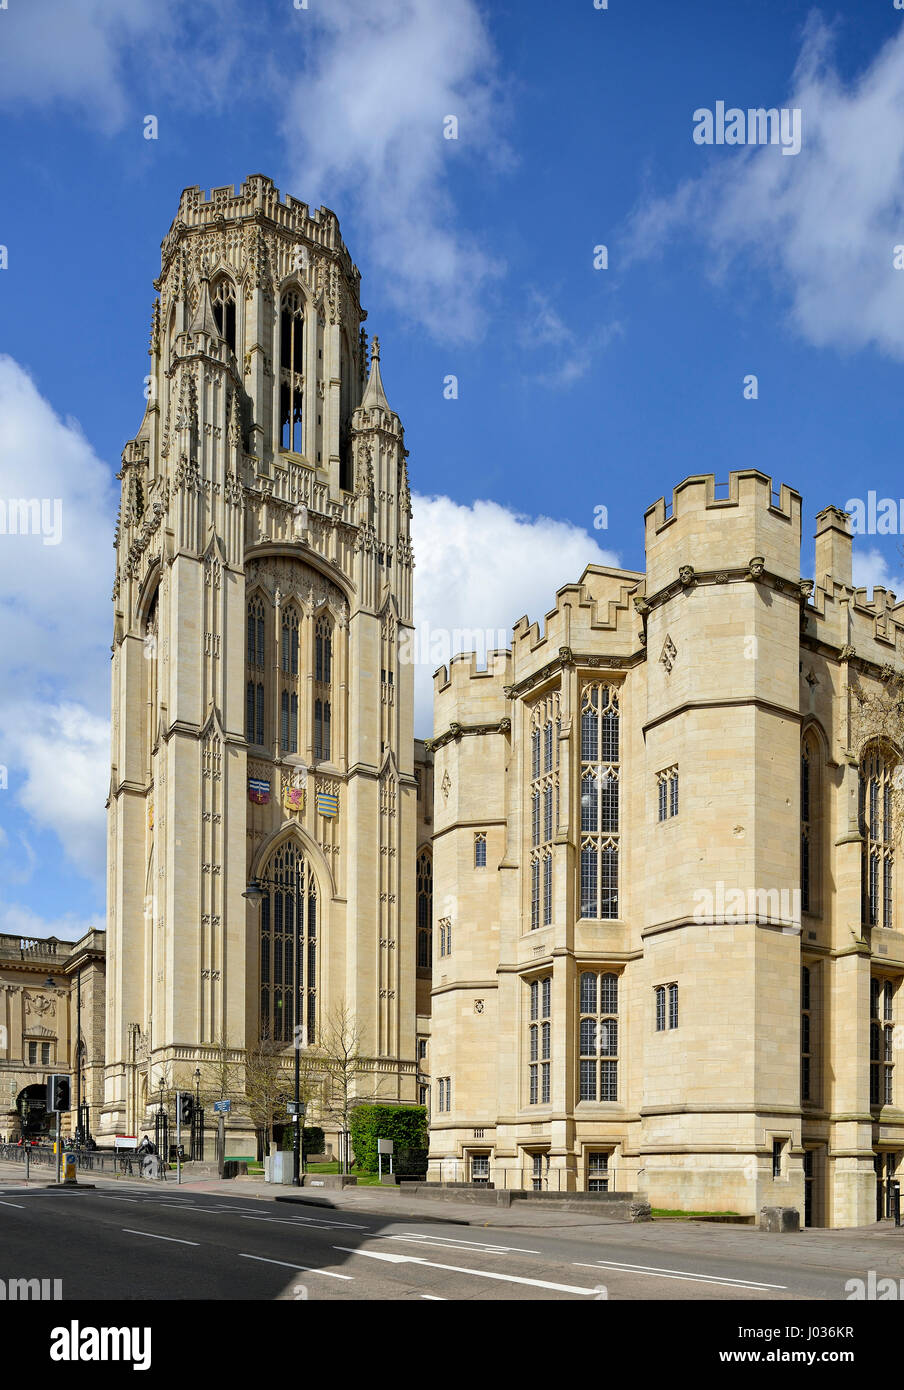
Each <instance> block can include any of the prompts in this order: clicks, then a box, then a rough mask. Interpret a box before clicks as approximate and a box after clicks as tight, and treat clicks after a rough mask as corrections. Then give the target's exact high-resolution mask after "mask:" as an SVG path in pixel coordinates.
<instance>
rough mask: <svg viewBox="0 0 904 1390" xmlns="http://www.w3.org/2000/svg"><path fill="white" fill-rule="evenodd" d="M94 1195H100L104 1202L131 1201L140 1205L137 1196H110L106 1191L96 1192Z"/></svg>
mask: <svg viewBox="0 0 904 1390" xmlns="http://www.w3.org/2000/svg"><path fill="white" fill-rule="evenodd" d="M94 1195H95V1197H99V1198H100V1199H101V1201H102V1202H131V1203H132V1204H133V1205H134V1206H138V1198H137V1197H109V1196H108V1195H107V1193H106V1192H96V1193H95V1194H94Z"/></svg>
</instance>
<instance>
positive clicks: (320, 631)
mask: <svg viewBox="0 0 904 1390" xmlns="http://www.w3.org/2000/svg"><path fill="white" fill-rule="evenodd" d="M332 681H333V629H332V625H331V623H330V620H329V618H327V617H325V616H321V617H319V618H318V619H317V621H316V623H315V624H314V757H315V758H319V759H320V760H321V761H322V762H329V760H330V751H331V731H330V723H331V718H332V698H331V697H332V689H331V687H332Z"/></svg>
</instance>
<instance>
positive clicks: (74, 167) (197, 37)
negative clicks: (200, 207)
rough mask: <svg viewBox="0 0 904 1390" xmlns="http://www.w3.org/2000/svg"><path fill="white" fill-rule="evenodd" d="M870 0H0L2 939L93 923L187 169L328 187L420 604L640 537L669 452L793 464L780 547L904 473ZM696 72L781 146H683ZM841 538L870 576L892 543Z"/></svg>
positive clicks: (891, 234) (893, 484)
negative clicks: (158, 286)
mask: <svg viewBox="0 0 904 1390" xmlns="http://www.w3.org/2000/svg"><path fill="white" fill-rule="evenodd" d="M902 25H904V13H902V12H901V11H898V10H896V9H895V8H894V7H893V4H892V0H886V3H882V4H866V3H863V0H856V2H855V0H844V3H840V4H835V5H833V6H832V7H831V8H828V7H822V8H821V7H819V6H813V5H809V4H801V3H796V0H757V2H756V3H753V0H749V3H748V0H735V3H732V4H731V5H726V4H724V0H723V3H719V0H696V2H694V0H683V3H682V4H680V5H676V4H674V3H665V0H653V2H652V3H644V2H643V0H631V3H627V0H610V4H609V8H608V9H607V10H597V9H596V8H595V7H594V4H593V0H561V3H559V4H558V5H551V4H548V3H540V0H519V3H517V4H501V3H495V4H493V5H492V6H480V5H478V4H476V3H475V0H391V2H390V0H308V7H307V8H306V9H295V8H294V6H293V4H292V3H291V0H278V2H277V0H265V3H260V2H259V0H255V3H252V0H198V3H196V4H193V5H191V6H189V5H186V4H184V3H176V0H28V3H27V4H26V3H25V0H8V8H7V9H5V10H0V124H2V140H0V150H2V154H0V161H2V173H3V181H2V188H3V199H2V211H0V244H2V245H4V246H5V247H6V248H7V256H8V266H7V268H6V269H4V270H0V306H2V309H0V312H2V319H0V322H2V327H3V333H2V337H0V352H2V353H3V354H6V356H5V357H4V358H3V359H2V360H0V497H13V496H21V495H23V490H26V484H25V482H24V481H23V480H24V479H25V478H27V479H28V480H29V483H28V486H27V491H28V493H29V495H32V494H39V495H41V496H48V497H58V496H60V497H62V498H63V499H64V517H65V523H64V533H63V539H62V541H61V543H60V544H59V545H58V546H44V545H43V544H42V542H41V539H40V538H39V537H34V536H31V537H12V536H0V594H2V598H0V641H2V644H3V650H4V653H5V655H6V661H5V662H4V669H3V675H2V677H0V711H2V713H3V721H2V724H0V763H2V764H3V765H4V766H5V767H6V768H7V769H8V771H7V780H8V786H7V788H6V789H5V790H4V791H2V792H0V866H2V872H3V880H2V882H3V890H2V894H0V899H2V902H0V930H8V931H22V932H25V933H28V932H33V933H34V934H40V933H47V932H49V931H52V930H56V931H57V932H58V933H60V934H63V935H69V936H71V935H75V934H77V933H78V932H79V931H80V930H82V929H83V928H84V926H85V925H86V924H87V923H89V922H92V921H93V922H97V923H100V922H101V921H102V917H103V902H104V888H103V852H104V816H103V800H104V797H105V794H106V786H107V770H106V763H107V738H108V735H107V723H106V721H107V716H108V705H109V693H108V682H109V645H110V640H111V617H112V614H111V605H110V601H109V598H110V588H111V585H112V578H113V552H112V528H113V523H114V520H115V508H116V504H117V500H118V496H117V486H116V485H115V481H114V478H113V475H114V474H115V472H116V470H117V468H118V466H119V455H120V451H121V449H122V447H123V444H124V442H125V441H126V440H127V439H128V438H129V437H130V436H131V435H132V434H133V433H134V432H135V430H136V429H137V427H138V424H139V422H140V419H141V415H142V412H143V405H144V402H143V399H142V384H143V377H144V374H145V371H146V363H147V356H146V353H147V339H148V328H149V320H150V309H151V303H152V299H153V288H152V283H151V282H152V280H153V278H154V276H155V275H156V274H157V272H158V270H159V245H160V241H161V239H162V238H163V236H164V235H165V233H166V231H167V229H168V227H169V225H170V222H171V221H172V218H173V216H174V214H175V212H176V208H177V205H178V198H179V193H180V191H181V189H182V188H183V187H185V186H187V185H192V184H200V185H201V186H202V187H204V188H206V189H208V190H209V189H210V188H212V187H215V186H219V185H223V184H237V183H240V182H241V180H242V179H243V178H245V177H247V176H248V175H249V174H251V173H256V172H262V173H265V174H268V175H269V176H270V177H272V178H273V179H274V181H275V182H276V184H277V186H278V187H280V188H281V189H282V190H283V192H284V193H285V192H290V193H292V194H293V195H295V196H297V197H299V198H302V199H305V200H306V201H309V202H310V203H312V204H313V205H315V206H317V205H319V204H320V203H321V202H323V203H326V204H327V205H328V206H330V207H332V208H333V209H334V211H335V212H336V213H337V214H338V216H339V219H340V224H341V227H342V232H343V236H344V238H345V240H346V243H347V244H348V246H349V247H350V249H351V252H352V255H353V257H354V258H355V260H356V261H357V263H358V265H359V267H360V269H361V271H362V276H363V287H362V293H363V300H364V304H365V306H366V307H367V309H368V311H369V318H368V325H367V326H368V328H369V330H370V331H371V332H376V333H377V334H378V335H379V336H380V339H381V343H382V349H383V363H382V365H383V369H384V370H383V376H384V381H385V384H386V389H387V393H388V395H389V398H390V401H391V403H392V405H393V407H394V408H395V409H396V410H397V411H398V412H399V414H400V416H401V417H402V420H403V422H404V424H405V427H406V437H407V443H408V447H409V449H410V451H411V458H410V471H411V479H412V484H413V487H414V488H415V490H416V493H417V494H418V495H419V499H420V500H419V502H418V505H417V512H416V517H415V545H416V554H417V558H418V566H417V570H416V581H417V585H418V595H419V597H418V620H419V621H428V622H430V623H431V624H432V625H433V626H439V627H442V626H446V627H448V628H455V627H469V628H480V629H499V628H502V629H505V628H508V627H510V625H511V623H512V622H513V621H514V620H515V619H517V618H518V617H519V616H520V615H521V613H523V612H524V611H528V612H529V613H530V616H531V617H541V616H542V613H543V612H544V611H545V609H546V608H547V607H548V606H550V604H551V601H552V596H553V594H554V591H555V588H556V587H557V586H559V585H561V584H563V583H566V582H570V581H572V580H574V579H576V578H577V577H578V575H579V574H580V571H581V569H582V568H583V566H584V564H586V563H588V562H591V561H597V562H600V561H603V562H616V559H617V562H618V563H620V564H622V565H624V566H626V567H628V568H642V566H643V548H642V547H643V512H644V510H645V508H646V507H647V506H649V504H650V503H651V502H653V501H654V500H655V499H656V498H657V497H658V496H660V495H661V494H662V493H663V492H666V493H667V492H668V491H669V490H670V489H671V488H672V486H673V485H674V484H675V483H677V482H678V481H680V479H681V478H683V477H684V476H686V475H687V474H689V473H694V472H714V473H715V474H716V476H717V478H718V479H720V480H722V479H724V478H725V477H726V476H727V474H728V471H729V470H730V469H732V468H744V467H750V466H756V467H759V468H762V469H764V470H765V471H766V472H769V473H771V474H772V475H773V477H774V478H775V479H776V481H785V482H788V483H791V484H792V485H793V486H795V487H797V488H798V489H799V490H800V491H801V492H802V493H803V495H804V517H805V527H804V535H805V541H804V553H803V556H802V572H803V573H804V574H807V573H809V572H810V568H811V565H812V546H811V542H810V537H811V535H812V530H813V526H812V522H813V518H814V516H815V513H816V512H817V511H818V510H819V509H820V508H821V507H822V506H824V505H826V504H827V503H829V502H835V503H838V504H840V505H844V503H845V502H846V501H847V500H848V499H849V498H850V497H852V496H863V497H865V496H866V493H867V491H868V490H869V489H874V490H875V491H876V492H877V493H878V495H879V496H880V497H881V496H883V495H891V496H894V497H897V496H898V495H900V494H904V487H902V486H901V485H900V484H901V482H902V481H904V479H902V470H901V467H900V449H901V439H902V435H904V429H902V425H904V419H902V416H904V390H902V385H904V381H902V374H904V272H897V271H896V270H895V269H894V266H893V250H894V246H895V245H896V244H897V243H898V242H901V243H904V207H902V194H904V31H902ZM720 100H721V101H724V102H725V103H726V104H727V105H728V106H738V107H741V108H744V109H746V108H747V107H760V106H764V107H770V106H775V107H794V106H796V107H799V108H800V110H801V113H802V116H801V119H802V137H803V139H802V148H801V152H800V154H798V155H795V156H791V157H786V156H784V155H783V154H782V151H781V149H780V148H778V147H767V148H753V147H728V146H724V147H722V148H717V147H707V146H701V145H698V144H696V143H695V142H694V140H693V138H692V133H693V113H694V111H695V110H697V109H698V108H714V107H715V103H716V102H717V101H720ZM148 115H154V116H156V118H157V123H158V138H157V139H155V140H147V139H145V138H144V129H145V117H146V116H148ZM448 115H455V116H457V118H458V121H459V138H458V139H457V140H445V139H443V121H444V118H445V117H446V116H448ZM600 244H603V245H605V246H606V247H607V248H608V260H609V268H608V269H606V270H599V269H595V268H594V247H596V246H598V245H600ZM751 373H752V374H755V375H756V376H757V379H758V398H757V399H756V400H746V399H745V398H744V394H743V389H742V388H743V380H744V378H745V377H746V376H747V375H748V374H751ZM450 374H454V375H455V376H456V377H457V378H458V382H459V395H458V399H456V400H448V399H445V398H444V393H443V383H444V379H445V378H446V377H447V376H448V375H450ZM600 506H602V507H605V508H606V511H607V514H608V527H607V529H605V530H600V529H595V528H594V525H593V522H594V509H595V508H597V507H600ZM855 555H856V558H857V566H858V570H857V572H858V576H859V578H860V581H861V582H864V583H872V582H886V583H888V584H890V586H891V587H892V588H901V584H902V580H901V575H900V570H901V565H902V556H901V553H900V538H899V537H897V536H865V537H862V538H858V541H857V543H856V546H855ZM450 576H453V577H454V579H455V582H454V583H450ZM429 685H430V681H429V671H428V670H427V669H426V667H425V669H424V670H423V671H419V673H418V731H419V732H420V733H422V734H425V733H428V732H429Z"/></svg>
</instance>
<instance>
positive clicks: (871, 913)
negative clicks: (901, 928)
mask: <svg viewBox="0 0 904 1390" xmlns="http://www.w3.org/2000/svg"><path fill="white" fill-rule="evenodd" d="M893 777H894V761H893V759H892V758H891V756H890V755H889V754H887V753H886V752H885V751H884V750H883V749H881V748H879V747H877V746H873V747H872V748H870V749H869V750H868V751H867V753H866V754H865V756H864V758H863V762H862V763H861V767H860V833H861V835H862V836H863V851H862V855H863V860H862V863H863V872H862V879H861V883H862V902H863V913H862V916H863V925H864V926H870V927H885V928H887V929H889V930H890V929H891V928H892V927H893V926H894V827H893V816H894V809H893V803H894V796H893V790H892V787H893Z"/></svg>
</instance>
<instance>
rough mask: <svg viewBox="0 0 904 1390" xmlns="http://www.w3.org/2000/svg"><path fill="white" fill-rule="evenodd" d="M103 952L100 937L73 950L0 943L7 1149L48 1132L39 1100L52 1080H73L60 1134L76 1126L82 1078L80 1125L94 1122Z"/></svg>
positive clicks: (23, 940) (2, 1116)
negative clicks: (23, 1137) (29, 1136)
mask: <svg viewBox="0 0 904 1390" xmlns="http://www.w3.org/2000/svg"><path fill="white" fill-rule="evenodd" d="M104 944H105V943H104V933H103V932H102V931H95V930H92V931H89V932H86V933H85V935H84V936H83V937H81V939H80V940H79V941H75V942H72V941H60V940H58V939H57V938H56V937H52V936H51V937H46V938H42V937H20V936H0V1135H2V1136H3V1137H4V1138H6V1139H8V1140H11V1141H12V1142H15V1141H16V1140H17V1139H19V1138H20V1137H21V1135H22V1132H23V1128H24V1129H25V1131H26V1132H27V1133H30V1134H33V1135H35V1136H38V1135H42V1134H45V1133H49V1132H50V1129H49V1127H48V1126H50V1128H52V1127H53V1126H52V1124H50V1117H48V1116H45V1112H44V1098H45V1096H46V1088H47V1078H48V1077H49V1076H51V1075H52V1074H53V1073H54V1072H60V1073H67V1074H68V1075H69V1076H70V1077H71V1101H72V1110H71V1111H70V1112H69V1113H68V1114H67V1113H64V1114H63V1116H62V1125H61V1128H62V1132H63V1134H64V1135H66V1136H67V1137H69V1136H71V1135H74V1133H75V1128H76V1125H77V1123H78V1120H77V1113H76V1104H77V1101H78V1098H79V1097H78V1089H79V1082H78V1077H79V1072H80V1078H81V1100H82V1104H83V1105H87V1107H88V1109H87V1113H86V1114H85V1115H84V1117H83V1118H84V1120H85V1121H86V1124H87V1126H88V1127H89V1128H91V1129H93V1128H94V1126H95V1124H96V1122H97V1120H98V1118H99V1115H100V1107H101V1104H102V1101H103V1079H104V997H105V991H104V976H105V961H104ZM79 1017H80V1018H81V1048H80V1049H79V1048H78V1044H77V1038H78V1036H79V1032H78V1021H79ZM78 1058H80V1060H81V1068H80V1069H79V1067H78V1063H77V1059H78ZM53 1123H55V1121H54V1122H53Z"/></svg>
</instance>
